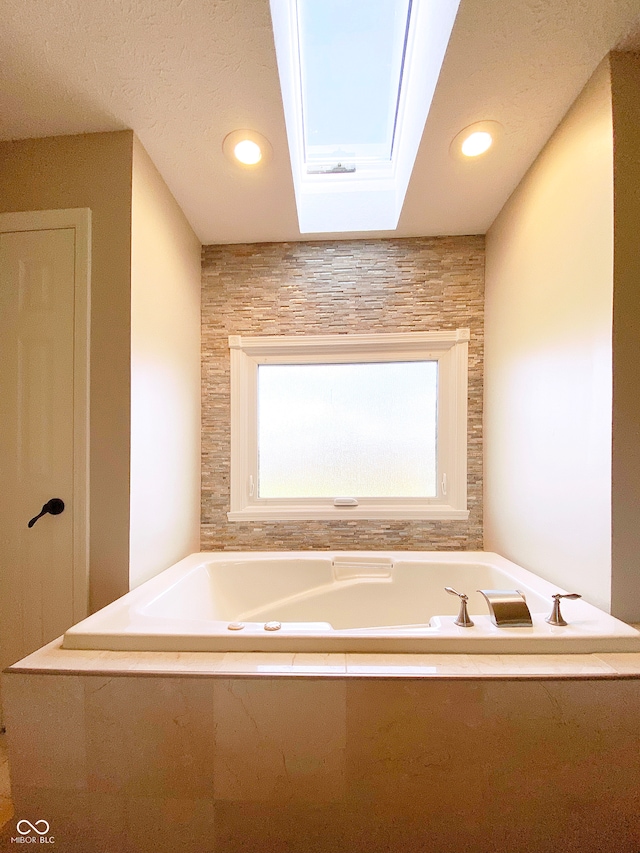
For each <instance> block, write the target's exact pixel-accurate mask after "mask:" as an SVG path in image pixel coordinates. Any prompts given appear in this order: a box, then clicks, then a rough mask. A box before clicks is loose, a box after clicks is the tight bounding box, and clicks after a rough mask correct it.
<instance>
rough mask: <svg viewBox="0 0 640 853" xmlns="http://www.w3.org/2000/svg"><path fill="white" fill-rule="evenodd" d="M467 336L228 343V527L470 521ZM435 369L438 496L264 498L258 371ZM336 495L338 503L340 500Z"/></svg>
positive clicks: (236, 338)
mask: <svg viewBox="0 0 640 853" xmlns="http://www.w3.org/2000/svg"><path fill="white" fill-rule="evenodd" d="M468 341H469V329H453V330H451V331H441V332H403V333H398V334H372V335H304V336H288V335H286V336H273V337H271V336H270V337H244V336H243V337H241V336H240V335H230V336H229V348H230V350H231V507H230V512H228V513H227V518H228V519H229V521H261V520H263V521H275V520H283V521H285V520H286V521H291V520H294V519H299V520H326V519H334V520H338V519H339V520H345V519H357V518H360V519H365V518H368V519H438V520H444V519H466V518H468V517H469V511H468V510H467V371H468V367H467V365H468ZM398 361H437V362H438V416H437V417H438V424H437V435H438V446H437V477H436V480H437V494H436V496H435V497H434V498H388V497H385V498H360V497H358V496H354V497H355V498H356V499H357V504H354V505H344V504H342V505H336V504H334V499H333V498H259V497H258V496H257V492H258V366H259V365H260V364H353V363H373V362H398ZM343 497H344V496H342V495H336V498H343Z"/></svg>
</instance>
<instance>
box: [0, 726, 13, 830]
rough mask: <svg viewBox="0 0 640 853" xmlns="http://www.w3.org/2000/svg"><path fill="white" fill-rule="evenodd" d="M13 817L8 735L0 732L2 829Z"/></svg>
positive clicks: (0, 821) (0, 824)
mask: <svg viewBox="0 0 640 853" xmlns="http://www.w3.org/2000/svg"><path fill="white" fill-rule="evenodd" d="M12 817H13V802H12V800H11V781H10V779H9V752H8V750H7V737H6V735H4V734H0V829H2V827H3V826H4V825H5V823H7V821H9V820H10V819H11V818H12Z"/></svg>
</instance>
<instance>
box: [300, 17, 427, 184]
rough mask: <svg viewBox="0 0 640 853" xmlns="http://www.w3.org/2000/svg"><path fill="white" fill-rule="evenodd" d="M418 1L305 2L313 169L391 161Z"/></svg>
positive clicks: (306, 105)
mask: <svg viewBox="0 0 640 853" xmlns="http://www.w3.org/2000/svg"><path fill="white" fill-rule="evenodd" d="M410 12H411V2H410V0H350V2H348V3H345V2H344V0H297V19H298V45H299V55H300V76H301V93H302V116H303V131H304V159H305V162H306V164H307V166H308V167H311V169H312V168H313V166H314V165H317V164H320V165H322V166H326V167H327V168H329V169H330V168H332V167H335V166H336V165H337V164H342V165H343V166H345V167H346V168H349V167H350V166H351V165H356V166H357V165H359V164H364V163H376V162H389V161H391V155H392V151H393V140H394V130H395V127H396V117H397V114H398V107H399V103H400V91H401V85H402V67H403V60H404V55H405V49H406V43H407V35H408V30H409V17H410Z"/></svg>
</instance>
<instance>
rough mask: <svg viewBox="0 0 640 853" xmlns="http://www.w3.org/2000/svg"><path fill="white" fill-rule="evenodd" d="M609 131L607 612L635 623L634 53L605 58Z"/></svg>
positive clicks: (638, 143)
mask: <svg viewBox="0 0 640 853" xmlns="http://www.w3.org/2000/svg"><path fill="white" fill-rule="evenodd" d="M611 72H612V95H613V126H614V175H615V191H614V210H615V237H614V246H615V262H614V290H613V465H612V467H613V471H612V475H613V477H612V484H613V489H612V507H611V511H612V531H613V537H612V564H613V582H612V590H611V604H612V609H613V611H614V613H615V614H616V615H619V616H621V617H622V618H623V619H628V620H630V621H640V381H639V368H640V239H639V226H640V97H639V93H640V55H638V54H629V53H624V54H622V53H613V54H611Z"/></svg>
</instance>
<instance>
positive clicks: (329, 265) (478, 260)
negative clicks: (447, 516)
mask: <svg viewBox="0 0 640 853" xmlns="http://www.w3.org/2000/svg"><path fill="white" fill-rule="evenodd" d="M483 306H484V237H482V236H472V237H420V238H414V239H404V240H364V241H363V240H357V241H355V240H354V241H339V242H314V243H262V244H247V245H224V246H205V247H204V248H203V255H202V383H203V385H202V404H203V406H202V526H201V547H202V549H203V550H225V549H227V550H243V549H248V550H302V549H314V548H315V549H351V550H354V549H366V550H370V549H394V550H413V549H416V550H421V549H426V550H432V549H446V550H476V549H482V544H483V542H482V374H483ZM460 327H468V328H469V329H470V330H471V341H470V345H469V422H468V506H469V509H470V516H469V520H468V521H361V520H350V521H346V520H345V521H341V522H338V521H323V522H320V521H318V522H311V521H277V522H264V521H261V522H249V523H245V522H229V521H228V520H227V516H226V513H227V512H228V510H229V456H230V400H229V348H228V336H229V335H230V334H239V335H283V334H288V335H293V334H305V333H308V334H344V333H347V332H353V333H370V332H377V331H378V332H408V331H425V330H438V329H455V328H460Z"/></svg>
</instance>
